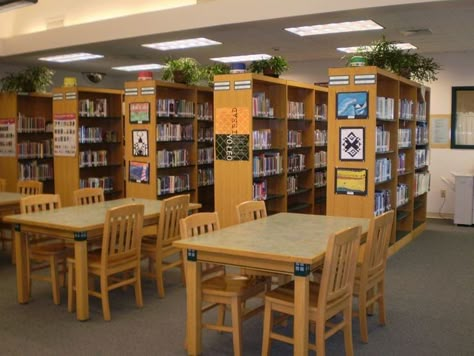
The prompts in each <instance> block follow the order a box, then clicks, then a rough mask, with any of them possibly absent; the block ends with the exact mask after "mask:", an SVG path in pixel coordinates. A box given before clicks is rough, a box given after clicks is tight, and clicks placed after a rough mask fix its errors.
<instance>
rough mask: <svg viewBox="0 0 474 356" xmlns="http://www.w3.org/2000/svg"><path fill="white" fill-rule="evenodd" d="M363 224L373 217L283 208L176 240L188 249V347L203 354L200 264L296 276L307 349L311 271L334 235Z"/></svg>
mask: <svg viewBox="0 0 474 356" xmlns="http://www.w3.org/2000/svg"><path fill="white" fill-rule="evenodd" d="M355 225H362V232H363V234H366V233H367V231H368V227H369V219H365V218H346V217H334V216H322V215H309V214H291V213H280V214H276V215H272V216H270V217H267V218H264V219H260V220H255V221H251V222H248V223H243V224H240V225H233V226H230V227H227V228H225V229H222V230H219V231H215V232H213V233H209V234H205V235H201V236H198V237H195V238H191V239H186V240H180V241H176V242H175V243H174V245H175V246H177V247H180V248H184V249H187V261H186V278H187V280H186V291H187V335H188V340H187V347H188V354H189V355H199V354H200V353H201V289H200V288H201V280H200V278H201V274H200V270H201V263H199V262H212V263H219V264H225V265H232V266H237V267H244V268H252V269H258V270H263V271H270V272H276V273H283V274H288V275H293V276H294V279H295V315H294V341H295V345H294V354H295V355H307V354H308V304H309V275H310V272H311V270H313V269H314V268H316V267H318V266H319V265H321V263H322V261H323V258H324V254H325V250H326V245H327V241H328V238H329V236H330V235H331V234H333V233H335V232H337V231H339V230H341V229H346V228H349V227H352V226H355Z"/></svg>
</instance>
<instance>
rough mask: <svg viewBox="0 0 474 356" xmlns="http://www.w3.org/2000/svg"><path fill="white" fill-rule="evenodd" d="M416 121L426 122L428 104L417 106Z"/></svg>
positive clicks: (418, 104)
mask: <svg viewBox="0 0 474 356" xmlns="http://www.w3.org/2000/svg"><path fill="white" fill-rule="evenodd" d="M416 121H424V122H426V102H424V101H423V102H421V101H420V102H418V103H417V106H416Z"/></svg>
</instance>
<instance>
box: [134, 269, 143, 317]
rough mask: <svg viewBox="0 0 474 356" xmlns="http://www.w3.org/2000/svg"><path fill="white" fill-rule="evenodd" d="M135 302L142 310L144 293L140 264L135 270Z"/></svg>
mask: <svg viewBox="0 0 474 356" xmlns="http://www.w3.org/2000/svg"><path fill="white" fill-rule="evenodd" d="M135 279H136V280H135V300H136V303H137V306H138V307H140V308H142V307H143V293H142V279H141V273H140V264H139V265H138V266H137V268H136V269H135Z"/></svg>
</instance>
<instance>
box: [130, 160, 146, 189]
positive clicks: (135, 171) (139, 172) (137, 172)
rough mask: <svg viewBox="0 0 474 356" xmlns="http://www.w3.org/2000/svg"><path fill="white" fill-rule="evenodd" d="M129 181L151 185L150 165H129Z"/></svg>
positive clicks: (132, 162) (138, 163)
mask: <svg viewBox="0 0 474 356" xmlns="http://www.w3.org/2000/svg"><path fill="white" fill-rule="evenodd" d="M128 180H129V181H130V182H135V183H145V184H149V183H150V163H147V162H137V161H130V162H129V163H128Z"/></svg>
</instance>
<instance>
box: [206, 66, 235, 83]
mask: <svg viewBox="0 0 474 356" xmlns="http://www.w3.org/2000/svg"><path fill="white" fill-rule="evenodd" d="M229 73H230V66H229V65H228V64H226V63H215V64H211V65H208V66H206V67H205V68H204V75H205V76H206V79H207V81H208V83H209V86H212V85H213V84H214V76H215V75H219V74H229Z"/></svg>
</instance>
